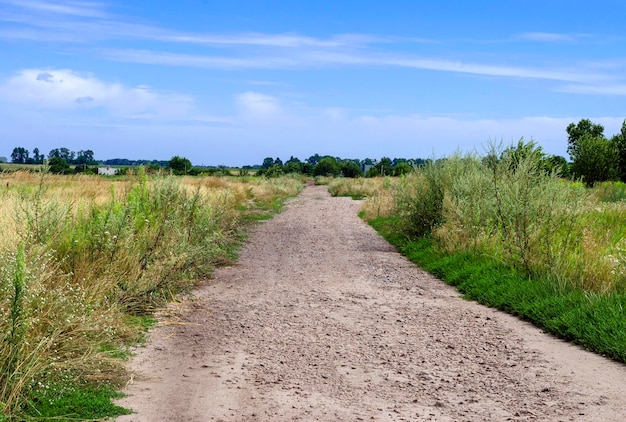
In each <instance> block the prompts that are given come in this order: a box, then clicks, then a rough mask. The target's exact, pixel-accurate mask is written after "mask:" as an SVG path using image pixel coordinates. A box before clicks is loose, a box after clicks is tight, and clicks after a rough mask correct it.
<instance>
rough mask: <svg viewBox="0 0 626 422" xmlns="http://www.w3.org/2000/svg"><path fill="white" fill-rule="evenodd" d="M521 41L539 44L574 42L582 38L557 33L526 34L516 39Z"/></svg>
mask: <svg viewBox="0 0 626 422" xmlns="http://www.w3.org/2000/svg"><path fill="white" fill-rule="evenodd" d="M516 38H517V39H520V40H527V41H538V42H550V43H558V42H572V41H577V40H578V39H580V38H581V35H580V34H560V33H556V32H524V33H522V34H520V35H518V36H517V37H516Z"/></svg>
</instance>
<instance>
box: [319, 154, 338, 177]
mask: <svg viewBox="0 0 626 422" xmlns="http://www.w3.org/2000/svg"><path fill="white" fill-rule="evenodd" d="M340 171H341V169H340V168H339V163H338V162H337V159H336V158H333V157H324V158H322V159H321V160H320V161H319V162H318V163H317V165H316V166H315V169H314V170H313V175H314V176H339V172H340Z"/></svg>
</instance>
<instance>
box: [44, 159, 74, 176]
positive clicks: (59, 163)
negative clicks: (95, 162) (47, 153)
mask: <svg viewBox="0 0 626 422" xmlns="http://www.w3.org/2000/svg"><path fill="white" fill-rule="evenodd" d="M48 165H49V166H50V173H57V174H64V173H68V172H69V170H70V165H69V163H68V162H67V160H66V159H65V158H61V157H52V158H51V159H49V160H48Z"/></svg>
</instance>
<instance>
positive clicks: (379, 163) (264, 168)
mask: <svg viewBox="0 0 626 422" xmlns="http://www.w3.org/2000/svg"><path fill="white" fill-rule="evenodd" d="M429 161H430V160H426V159H423V158H416V159H406V158H394V159H391V158H389V157H382V158H381V159H380V160H378V159H371V158H366V159H363V160H360V159H346V158H340V157H333V156H330V155H324V156H322V155H319V154H314V155H312V156H310V157H309V158H307V159H306V160H304V161H301V160H300V159H299V158H296V157H294V156H291V158H289V160H287V161H286V162H284V163H283V161H282V160H281V159H280V157H277V158H272V157H267V158H265V159H264V160H263V163H262V164H261V165H258V166H244V169H255V170H257V173H256V174H257V175H262V176H268V177H272V176H280V175H282V174H289V173H299V174H304V175H307V176H335V177H336V176H343V177H360V176H367V177H375V176H401V175H403V174H406V173H408V172H410V171H411V169H412V168H414V167H421V166H424V165H425V164H426V163H428V162H429Z"/></svg>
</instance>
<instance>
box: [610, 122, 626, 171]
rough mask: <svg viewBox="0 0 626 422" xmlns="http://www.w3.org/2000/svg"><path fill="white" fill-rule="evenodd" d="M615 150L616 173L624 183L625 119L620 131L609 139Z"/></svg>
mask: <svg viewBox="0 0 626 422" xmlns="http://www.w3.org/2000/svg"><path fill="white" fill-rule="evenodd" d="M611 142H613V144H614V145H615V148H616V149H617V172H618V175H617V176H618V177H619V179H620V180H621V181H622V182H626V119H624V122H623V123H622V130H621V132H620V133H618V134H617V135H614V136H613V137H612V138H611Z"/></svg>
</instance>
